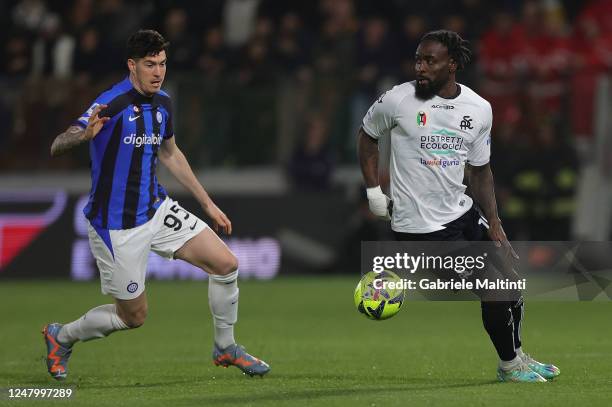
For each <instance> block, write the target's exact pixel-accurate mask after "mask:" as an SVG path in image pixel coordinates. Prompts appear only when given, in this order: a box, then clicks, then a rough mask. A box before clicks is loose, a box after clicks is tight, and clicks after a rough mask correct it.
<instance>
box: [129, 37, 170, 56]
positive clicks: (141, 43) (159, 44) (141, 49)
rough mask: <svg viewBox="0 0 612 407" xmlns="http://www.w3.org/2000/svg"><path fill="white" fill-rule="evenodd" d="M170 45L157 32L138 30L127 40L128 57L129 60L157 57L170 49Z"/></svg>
mask: <svg viewBox="0 0 612 407" xmlns="http://www.w3.org/2000/svg"><path fill="white" fill-rule="evenodd" d="M169 45H170V43H169V42H168V41H166V40H165V39H164V37H163V36H162V35H161V34H160V33H158V32H157V31H155V30H138V31H136V32H135V33H134V34H132V35H131V36H130V38H128V40H127V46H126V54H127V55H126V56H127V57H128V58H129V59H137V58H144V57H146V56H147V55H157V54H159V53H160V52H162V51H165V50H166V49H168V46H169Z"/></svg>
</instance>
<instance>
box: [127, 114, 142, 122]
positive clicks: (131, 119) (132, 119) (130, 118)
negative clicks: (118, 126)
mask: <svg viewBox="0 0 612 407" xmlns="http://www.w3.org/2000/svg"><path fill="white" fill-rule="evenodd" d="M139 117H140V115H138V116H136V117H132V116H130V117H128V120H129V121H131V122H133V121H134V120H136V119H138V118H139Z"/></svg>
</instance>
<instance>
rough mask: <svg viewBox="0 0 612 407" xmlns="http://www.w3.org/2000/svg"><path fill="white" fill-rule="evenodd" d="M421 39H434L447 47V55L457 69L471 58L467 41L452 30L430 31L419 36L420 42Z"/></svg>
mask: <svg viewBox="0 0 612 407" xmlns="http://www.w3.org/2000/svg"><path fill="white" fill-rule="evenodd" d="M423 41H436V42H439V43H440V44H442V45H444V46H445V47H446V49H448V55H449V56H450V57H451V58H452V59H453V60H454V61H455V62H456V63H457V69H458V70H461V69H463V68H465V66H466V65H467V64H468V63H469V62H470V59H472V51H470V49H469V48H468V45H469V42H468V41H466V40H464V39H463V38H461V36H460V35H459V34H457V33H456V32H454V31H448V30H437V31H430V32H428V33H427V34H425V35H424V36H423V38H421V42H423Z"/></svg>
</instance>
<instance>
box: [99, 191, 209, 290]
mask: <svg viewBox="0 0 612 407" xmlns="http://www.w3.org/2000/svg"><path fill="white" fill-rule="evenodd" d="M206 227H208V225H207V224H206V223H205V222H204V221H203V220H201V219H199V218H198V217H197V216H195V215H194V214H192V213H190V212H188V211H186V210H185V209H183V208H182V207H181V206H180V205H179V204H178V203H177V202H176V201H173V200H172V199H170V198H166V199H165V200H164V202H163V203H162V204H161V205H160V206H159V208H158V209H157V211H156V212H155V215H154V216H153V218H152V219H151V220H149V221H148V222H147V223H145V224H143V225H140V226H137V227H135V228H132V229H125V230H105V229H104V230H100V231H99V232H98V231H96V229H95V228H94V227H93V226H91V224H90V225H88V230H89V247H90V248H91V252H92V253H93V256H94V257H95V259H96V263H97V264H98V269H99V270H100V283H101V285H102V294H110V295H112V296H113V297H115V298H117V299H120V300H131V299H134V298H136V297H138V296H139V295H140V294H142V293H143V292H144V289H145V275H146V269H147V260H148V258H149V252H150V251H153V252H155V253H157V254H158V255H160V256H162V257H166V258H168V259H173V258H174V253H175V252H176V251H177V250H178V249H180V248H181V247H182V246H183V245H184V244H185V243H186V242H187V241H188V240H189V239H191V238H193V237H194V236H196V235H198V234H199V233H200V232H201V231H203V230H204V229H206ZM101 235H104V236H101ZM109 246H110V247H109ZM111 249H112V251H111Z"/></svg>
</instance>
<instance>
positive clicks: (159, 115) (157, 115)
mask: <svg viewBox="0 0 612 407" xmlns="http://www.w3.org/2000/svg"><path fill="white" fill-rule="evenodd" d="M155 117H156V118H157V123H161V122H162V114H161V112H157V114H156V115H155Z"/></svg>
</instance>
